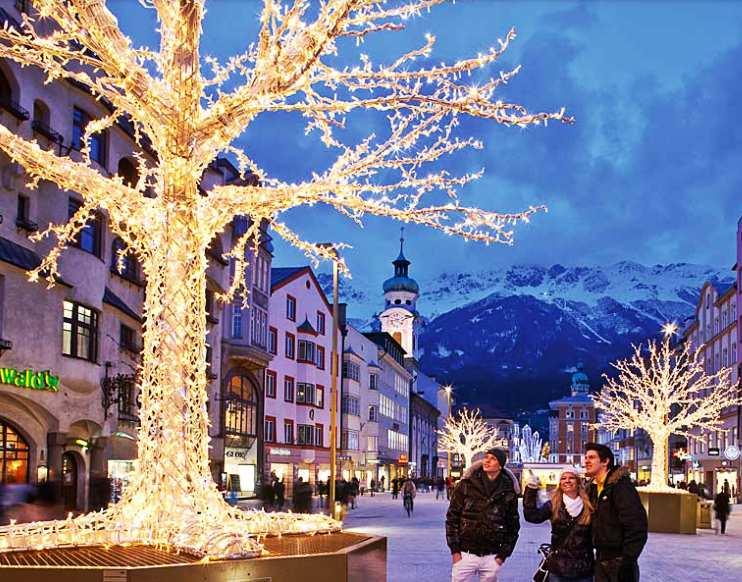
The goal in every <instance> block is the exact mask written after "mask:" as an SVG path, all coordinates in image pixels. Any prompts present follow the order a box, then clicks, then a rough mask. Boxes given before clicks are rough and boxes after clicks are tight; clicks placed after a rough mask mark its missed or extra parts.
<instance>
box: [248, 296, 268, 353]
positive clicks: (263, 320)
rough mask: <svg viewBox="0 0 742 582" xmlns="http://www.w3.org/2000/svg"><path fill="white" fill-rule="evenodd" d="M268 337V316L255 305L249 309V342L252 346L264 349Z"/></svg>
mask: <svg viewBox="0 0 742 582" xmlns="http://www.w3.org/2000/svg"><path fill="white" fill-rule="evenodd" d="M267 336H268V314H267V313H266V312H265V311H263V310H262V309H259V308H258V307H257V306H256V305H252V307H251V308H250V340H251V341H252V344H253V345H254V346H258V347H260V348H264V349H265V347H266V342H267Z"/></svg>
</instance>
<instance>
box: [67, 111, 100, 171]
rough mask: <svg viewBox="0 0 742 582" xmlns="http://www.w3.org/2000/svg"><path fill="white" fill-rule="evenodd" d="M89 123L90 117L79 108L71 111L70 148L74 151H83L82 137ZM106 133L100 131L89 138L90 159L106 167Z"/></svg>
mask: <svg viewBox="0 0 742 582" xmlns="http://www.w3.org/2000/svg"><path fill="white" fill-rule="evenodd" d="M89 122H90V115H88V113H87V112H85V111H83V110H82V109H80V108H79V107H75V108H73V110H72V144H71V145H72V147H73V148H74V149H76V150H78V151H79V150H82V149H83V145H84V144H83V137H84V135H85V128H86V127H87V125H88V123H89ZM106 137H107V136H106V132H105V131H101V132H98V133H95V134H93V135H91V136H90V141H89V142H88V143H89V146H90V159H91V160H93V161H94V162H98V163H99V164H100V165H101V166H103V167H105V166H106V153H107V152H106Z"/></svg>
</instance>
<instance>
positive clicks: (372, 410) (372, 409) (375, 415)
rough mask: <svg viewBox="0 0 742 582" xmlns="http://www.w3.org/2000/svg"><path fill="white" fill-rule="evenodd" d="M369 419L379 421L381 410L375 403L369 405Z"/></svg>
mask: <svg viewBox="0 0 742 582" xmlns="http://www.w3.org/2000/svg"><path fill="white" fill-rule="evenodd" d="M368 419H369V421H371V422H379V412H378V409H377V408H376V406H374V405H373V404H372V405H371V406H369V407H368Z"/></svg>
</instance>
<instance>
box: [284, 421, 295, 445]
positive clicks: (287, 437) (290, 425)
mask: <svg viewBox="0 0 742 582" xmlns="http://www.w3.org/2000/svg"><path fill="white" fill-rule="evenodd" d="M283 442H285V443H286V444H287V445H293V444H294V421H293V420H284V421H283Z"/></svg>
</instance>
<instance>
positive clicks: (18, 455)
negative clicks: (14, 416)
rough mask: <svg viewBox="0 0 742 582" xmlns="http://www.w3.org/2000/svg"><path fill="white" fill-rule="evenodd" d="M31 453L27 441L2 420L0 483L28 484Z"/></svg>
mask: <svg viewBox="0 0 742 582" xmlns="http://www.w3.org/2000/svg"><path fill="white" fill-rule="evenodd" d="M29 453H30V447H29V446H28V443H27V442H26V440H25V439H24V438H23V437H22V436H21V435H20V434H19V433H18V431H17V430H16V429H14V428H13V427H12V426H10V424H7V423H6V422H4V421H3V420H2V419H0V483H2V484H5V485H9V484H14V485H15V484H19V483H28V478H29V477H28V461H29Z"/></svg>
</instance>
